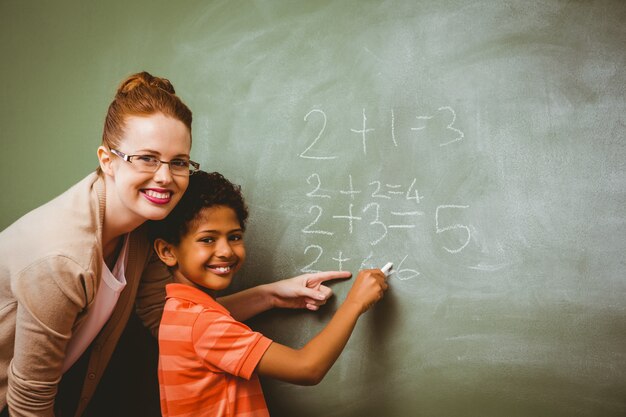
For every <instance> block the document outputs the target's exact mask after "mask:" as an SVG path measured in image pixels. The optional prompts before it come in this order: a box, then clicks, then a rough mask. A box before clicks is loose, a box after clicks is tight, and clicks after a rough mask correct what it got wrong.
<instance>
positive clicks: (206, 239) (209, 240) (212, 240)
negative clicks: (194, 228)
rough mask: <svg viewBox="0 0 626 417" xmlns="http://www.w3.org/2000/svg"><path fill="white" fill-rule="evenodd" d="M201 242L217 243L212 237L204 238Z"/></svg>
mask: <svg viewBox="0 0 626 417" xmlns="http://www.w3.org/2000/svg"><path fill="white" fill-rule="evenodd" d="M200 242H202V243H213V242H215V239H213V238H212V237H203V238H202V239H200Z"/></svg>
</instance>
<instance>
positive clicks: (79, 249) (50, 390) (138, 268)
mask: <svg viewBox="0 0 626 417" xmlns="http://www.w3.org/2000/svg"><path fill="white" fill-rule="evenodd" d="M191 120H192V115H191V111H190V110H189V109H188V108H187V106H186V105H185V104H184V103H183V102H182V101H181V100H180V98H179V97H178V96H176V94H175V91H174V88H173V87H172V85H171V84H170V82H169V81H168V80H166V79H163V78H157V77H153V76H151V75H150V74H148V73H146V72H142V73H139V74H135V75H132V76H130V77H129V78H127V79H126V80H124V81H123V82H122V84H121V85H120V87H119V89H118V91H117V94H116V96H115V99H114V100H113V102H112V103H111V105H110V106H109V109H108V113H107V116H106V120H105V126H104V132H103V139H102V145H101V146H100V147H99V148H98V151H97V155H98V160H99V168H98V171H97V172H95V173H93V174H90V175H89V176H87V177H86V178H85V179H83V180H82V181H80V182H79V183H78V184H76V185H74V186H73V187H72V188H70V189H69V190H68V191H66V192H65V193H63V194H62V195H60V196H59V197H57V198H55V199H53V200H52V201H50V202H48V203H47V204H44V205H43V206H41V207H39V208H37V209H35V210H33V211H32V212H30V213H28V214H27V215H25V216H24V217H22V218H21V219H19V220H18V221H16V222H15V223H14V224H13V225H11V226H10V227H8V228H7V229H6V230H4V231H3V232H2V233H0V253H1V254H2V259H0V410H2V409H4V412H3V413H4V414H5V415H6V413H7V411H10V412H11V415H12V416H13V415H15V416H53V415H55V413H56V414H57V415H63V416H67V415H76V416H79V415H81V414H82V412H83V411H84V410H85V407H86V405H87V404H88V402H89V400H90V398H91V397H92V396H93V394H94V392H95V389H96V386H97V384H98V381H99V380H100V378H101V376H102V373H103V371H104V369H105V368H106V365H107V363H108V361H109V359H110V357H111V354H112V353H113V350H114V348H115V345H116V343H117V341H118V339H119V337H120V335H121V333H122V331H123V329H124V327H125V324H126V322H127V321H128V318H129V316H130V314H131V311H132V309H133V305H135V304H136V311H137V314H138V316H139V317H140V318H141V319H142V321H143V322H144V324H145V325H146V326H148V327H149V328H150V329H151V330H152V332H153V333H154V334H156V331H157V329H158V324H159V320H160V317H161V310H162V306H163V303H164V300H165V297H164V294H165V292H164V285H165V284H166V283H167V282H169V280H170V274H169V272H168V271H167V268H166V267H165V266H164V265H163V264H162V263H161V262H160V261H159V260H158V259H157V258H156V257H154V256H153V253H152V246H151V244H150V242H149V241H148V239H147V237H146V235H145V227H143V225H144V223H145V222H146V221H147V220H160V219H163V218H164V217H165V216H166V215H167V214H168V213H169V212H170V211H171V210H172V208H173V207H174V206H175V205H176V203H177V202H178V201H179V200H180V198H181V196H182V194H183V193H184V192H185V189H186V188H187V185H188V182H189V175H190V174H193V171H195V170H197V169H198V167H199V165H198V164H196V163H195V162H193V161H191V160H190V159H189V153H190V149H191ZM347 276H349V273H341V272H328V273H320V274H308V275H301V276H299V277H295V278H292V279H289V280H284V281H278V282H274V283H272V284H267V285H263V286H259V287H255V288H251V289H249V290H246V291H242V292H240V293H237V294H234V295H232V296H229V297H224V298H222V299H220V302H221V303H222V304H224V305H225V306H226V307H227V308H228V309H229V310H230V311H231V312H232V313H233V315H234V316H235V317H236V318H237V319H239V320H245V319H247V318H249V317H251V316H253V315H255V314H258V313H260V312H262V311H265V310H267V309H270V308H273V307H288V308H308V309H311V310H316V309H317V308H318V307H319V306H320V305H322V304H323V303H324V302H325V301H326V299H327V298H328V297H329V296H330V294H331V291H330V289H329V288H327V287H325V286H324V285H322V283H323V282H324V281H325V280H328V279H333V278H344V277H347ZM68 375H73V378H76V375H78V378H79V380H84V382H82V384H79V385H82V390H81V391H80V392H78V390H74V392H66V390H61V393H60V394H58V392H57V391H58V387H59V384H60V382H61V380H62V378H63V379H66V378H69V376H68ZM70 391H71V390H70ZM57 394H58V395H57Z"/></svg>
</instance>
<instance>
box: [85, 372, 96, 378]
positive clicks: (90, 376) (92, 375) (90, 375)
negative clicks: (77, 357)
mask: <svg viewBox="0 0 626 417" xmlns="http://www.w3.org/2000/svg"><path fill="white" fill-rule="evenodd" d="M87 378H89V379H96V373H95V372H89V373H88V374H87Z"/></svg>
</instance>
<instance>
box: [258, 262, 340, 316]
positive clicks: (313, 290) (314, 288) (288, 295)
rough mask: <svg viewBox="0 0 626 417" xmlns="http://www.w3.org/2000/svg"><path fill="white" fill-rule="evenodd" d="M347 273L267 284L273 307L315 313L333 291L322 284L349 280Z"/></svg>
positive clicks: (313, 275) (338, 272)
mask: <svg viewBox="0 0 626 417" xmlns="http://www.w3.org/2000/svg"><path fill="white" fill-rule="evenodd" d="M351 275H352V274H351V273H350V272H348V271H327V272H315V273H311V274H304V275H298V276H297V277H293V278H288V279H283V280H280V281H276V282H273V283H271V284H267V286H268V287H269V290H270V293H271V294H272V296H273V303H272V304H273V306H274V307H279V308H307V309H309V310H312V311H316V310H318V309H319V308H320V306H322V305H324V304H325V303H326V301H328V299H329V298H330V297H331V296H332V294H333V291H332V290H331V289H330V288H328V287H327V286H325V285H323V283H324V282H326V281H329V280H333V279H346V278H350V276H351Z"/></svg>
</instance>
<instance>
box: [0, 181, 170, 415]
mask: <svg viewBox="0 0 626 417" xmlns="http://www.w3.org/2000/svg"><path fill="white" fill-rule="evenodd" d="M104 207H105V192H104V181H103V180H102V178H100V177H99V176H98V175H97V174H95V173H94V174H90V175H89V176H87V177H86V178H85V179H83V180H82V181H80V182H79V183H78V184H76V185H74V186H73V187H72V188H70V189H69V190H67V191H66V192H65V193H63V194H61V195H60V196H59V197H57V198H55V199H54V200H52V201H50V202H48V203H47V204H45V205H43V206H41V207H39V208H37V209H35V210H33V211H31V212H30V213H28V214H26V215H25V216H23V217H22V218H21V219H19V220H18V221H16V222H15V223H13V224H12V225H11V226H9V227H8V228H7V229H5V230H4V231H2V233H0V410H2V408H4V407H5V405H6V404H7V403H8V404H9V407H10V411H11V415H12V416H53V415H54V413H53V406H54V399H55V396H56V392H57V385H58V383H59V381H60V379H61V376H62V375H61V367H62V365H63V359H64V356H65V348H66V345H67V343H68V341H69V340H70V338H71V336H72V331H73V329H75V328H76V326H77V325H78V324H79V323H80V322H81V320H83V319H84V317H85V316H86V313H87V312H88V310H89V307H90V306H91V305H92V303H93V301H94V299H95V295H96V291H97V289H98V285H99V282H100V276H101V266H102V241H101V238H102V223H103V219H104ZM113 215H114V214H113ZM142 229H143V228H141V227H140V228H139V229H137V230H135V231H134V232H133V233H131V236H130V240H129V247H128V259H127V267H126V280H127V285H126V288H125V289H124V290H123V291H122V293H121V294H120V298H119V300H118V303H117V305H116V307H115V309H114V310H113V313H112V316H111V318H110V319H109V321H108V322H107V323H106V325H105V326H104V327H103V329H102V330H101V331H100V333H99V334H98V336H97V337H96V339H95V340H94V342H93V345H92V346H93V349H92V353H91V356H90V359H89V364H88V368H87V374H86V378H85V382H84V384H83V389H82V394H81V397H80V402H79V404H78V409H77V412H76V416H80V415H81V414H82V413H83V411H84V410H85V408H86V406H87V404H88V402H89V400H90V399H91V397H92V396H93V394H94V392H95V389H96V386H97V384H98V382H99V381H100V378H101V377H102V374H103V372H104V370H105V368H106V366H107V363H108V361H109V359H110V358H111V355H112V353H113V350H114V348H115V345H116V344H117V341H118V339H119V337H120V335H121V333H122V331H123V330H124V327H125V325H126V322H127V321H128V318H129V316H130V313H131V311H132V308H133V304H134V302H135V301H136V303H137V305H136V307H137V312H138V314H139V316H140V317H141V318H142V320H143V321H144V324H146V325H147V326H149V327H150V329H151V330H152V332H153V334H155V335H156V332H157V329H158V324H159V320H160V317H161V311H162V307H163V303H164V301H165V289H164V287H165V284H166V283H168V282H170V279H171V277H170V274H169V273H168V271H167V269H166V268H165V266H164V265H163V264H162V263H161V262H160V261H158V259H157V258H156V257H152V256H151V255H152V247H151V245H150V244H149V242H148V240H147V238H146V237H145V232H144V231H143V230H142ZM142 274H143V276H142ZM140 282H141V285H139V284H140Z"/></svg>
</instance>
